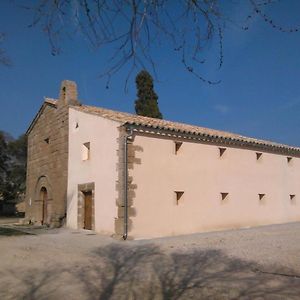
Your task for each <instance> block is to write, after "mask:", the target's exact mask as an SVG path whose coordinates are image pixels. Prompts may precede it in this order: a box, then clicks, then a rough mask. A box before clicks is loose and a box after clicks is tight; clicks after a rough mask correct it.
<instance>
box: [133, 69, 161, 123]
mask: <svg viewBox="0 0 300 300" xmlns="http://www.w3.org/2000/svg"><path fill="white" fill-rule="evenodd" d="M135 82H136V87H137V96H138V99H137V100H135V112H136V114H137V115H140V116H146V117H151V118H157V119H162V118H163V116H162V114H161V112H160V111H159V107H158V102H157V99H158V96H157V95H156V93H155V91H154V89H153V79H152V77H151V75H150V74H149V73H148V72H147V71H146V70H143V71H141V72H140V73H138V75H137V76H136V79H135Z"/></svg>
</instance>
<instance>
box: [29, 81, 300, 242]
mask: <svg viewBox="0 0 300 300" xmlns="http://www.w3.org/2000/svg"><path fill="white" fill-rule="evenodd" d="M27 135H28V167H27V191H26V220H27V221H28V222H31V223H34V224H47V225H50V226H61V225H64V224H65V225H66V226H67V227H70V228H75V229H80V228H82V229H87V230H95V231H96V232H101V233H106V234H110V235H114V236H116V237H123V238H124V239H126V238H127V237H130V238H145V237H146V238H151V237H161V236H169V235H179V234H188V233H195V232H203V231H211V230H221V229H230V228H241V227H249V226H258V225H266V224H275V223H286V222H294V221H300V184H299V182H300V148H296V147H291V146H287V145H281V144H278V143H273V142H269V141H263V140H257V139H254V138H249V137H244V136H240V135H236V134H232V133H228V132H223V131H217V130H213V129H207V128H202V127H197V126H192V125H187V124H181V123H176V122H170V121H165V120H159V119H153V118H148V117H142V116H137V115H132V114H128V113H122V112H117V111H112V110H108V109H103V108H99V107H92V106H87V105H83V104H81V103H80V102H79V101H78V98H77V88H76V84H75V83H74V82H72V81H63V82H62V85H61V89H60V94H59V98H58V99H57V100H54V99H49V98H46V99H45V101H44V103H43V105H42V107H41V108H40V110H39V112H38V113H37V115H36V117H35V118H34V120H33V121H32V123H31V125H30V127H29V129H28V131H27Z"/></svg>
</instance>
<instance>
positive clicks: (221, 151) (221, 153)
mask: <svg viewBox="0 0 300 300" xmlns="http://www.w3.org/2000/svg"><path fill="white" fill-rule="evenodd" d="M219 150H220V157H222V156H223V154H224V153H225V151H226V150H227V149H226V148H219Z"/></svg>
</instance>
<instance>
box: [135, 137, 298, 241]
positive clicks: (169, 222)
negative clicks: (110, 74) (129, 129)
mask: <svg viewBox="0 0 300 300" xmlns="http://www.w3.org/2000/svg"><path fill="white" fill-rule="evenodd" d="M134 145H138V146H140V147H142V148H143V151H141V152H136V157H137V158H140V159H141V164H135V165H134V169H133V170H130V171H129V175H130V176H132V177H133V184H137V189H136V190H135V194H136V196H135V198H134V208H135V210H136V216H135V217H132V221H133V229H132V231H131V232H130V235H132V236H133V237H136V238H142V237H160V236H167V235H179V234H187V233H194V232H201V231H211V230H219V229H226V228H240V227H249V226H257V225H265V224H273V223H285V222H293V221H300V184H299V183H300V159H299V158H293V159H292V160H291V162H290V163H287V157H286V156H284V155H277V154H270V153H264V152H263V155H262V156H261V158H260V159H259V160H257V159H256V151H252V150H246V149H237V148H227V150H226V151H225V152H224V154H223V155H222V157H220V151H219V147H218V146H215V145H205V144H200V143H193V142H184V143H183V144H182V146H181V147H180V150H179V151H178V153H177V155H175V150H174V147H175V145H174V141H172V140H168V139H163V138H153V137H145V136H136V137H135V140H134ZM174 191H184V195H183V197H182V200H179V203H178V205H176V197H175V196H176V195H175V193H174ZM221 193H228V195H227V197H226V199H225V200H223V201H222V200H221V198H222V197H221ZM258 194H265V197H264V199H263V200H262V201H259V196H258ZM290 194H295V195H296V196H295V198H294V199H295V201H291V199H290Z"/></svg>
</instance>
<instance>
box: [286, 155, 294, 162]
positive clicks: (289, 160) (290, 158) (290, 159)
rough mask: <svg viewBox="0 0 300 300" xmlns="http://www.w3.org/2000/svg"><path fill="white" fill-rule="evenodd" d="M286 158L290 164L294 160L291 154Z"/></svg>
mask: <svg viewBox="0 0 300 300" xmlns="http://www.w3.org/2000/svg"><path fill="white" fill-rule="evenodd" d="M286 159H287V162H288V164H289V163H290V162H291V161H292V159H293V158H292V157H290V156H288V157H287V158H286Z"/></svg>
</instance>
